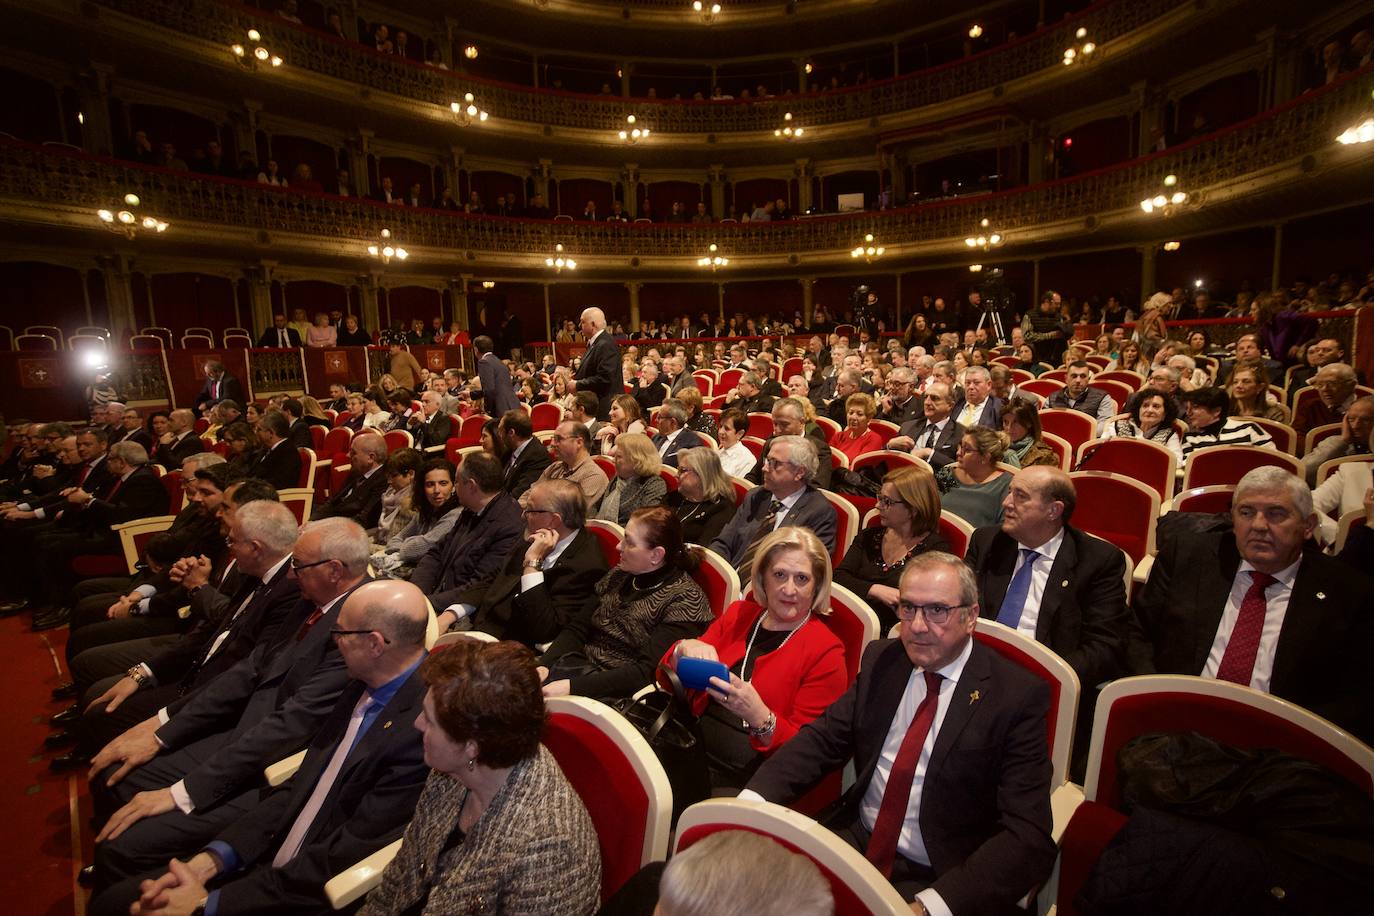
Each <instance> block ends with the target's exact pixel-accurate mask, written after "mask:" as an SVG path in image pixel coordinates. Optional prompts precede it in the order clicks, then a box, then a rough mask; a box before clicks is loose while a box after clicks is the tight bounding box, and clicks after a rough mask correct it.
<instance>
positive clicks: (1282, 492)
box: [1130, 467, 1374, 742]
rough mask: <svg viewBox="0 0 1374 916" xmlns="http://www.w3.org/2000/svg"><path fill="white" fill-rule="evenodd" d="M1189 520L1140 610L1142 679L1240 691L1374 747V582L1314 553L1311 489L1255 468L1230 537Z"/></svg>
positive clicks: (1171, 535) (1277, 471) (1169, 544)
mask: <svg viewBox="0 0 1374 916" xmlns="http://www.w3.org/2000/svg"><path fill="white" fill-rule="evenodd" d="M1181 515H1182V516H1184V517H1183V518H1181V519H1173V520H1171V522H1173V524H1171V525H1169V526H1168V528H1165V530H1162V531H1161V534H1162V535H1163V536H1162V537H1161V546H1160V550H1159V554H1158V555H1157V556H1156V557H1155V563H1154V567H1153V568H1152V569H1151V570H1150V578H1149V581H1148V582H1146V584H1145V588H1144V589H1143V590H1142V591H1141V593H1140V596H1139V597H1138V598H1137V599H1136V601H1135V603H1134V606H1133V607H1134V611H1135V621H1134V623H1135V624H1137V627H1136V632H1135V633H1134V634H1133V639H1132V640H1131V644H1130V660H1131V667H1132V669H1133V673H1135V674H1156V673H1158V674H1189V675H1201V676H1202V677H1210V678H1216V679H1218V680H1226V681H1233V682H1234V683H1238V684H1244V685H1247V686H1249V687H1253V688H1254V689H1256V690H1261V691H1263V692H1265V693H1270V694H1273V695H1274V696H1277V697H1282V698H1283V699H1285V700H1288V701H1290V702H1292V703H1296V704H1298V705H1299V706H1303V707H1305V708H1307V709H1310V710H1312V711H1313V712H1315V713H1317V715H1320V716H1323V717H1325V718H1327V719H1330V720H1331V721H1332V722H1335V723H1336V724H1337V725H1339V726H1341V727H1342V728H1345V729H1348V730H1349V731H1351V732H1352V733H1354V734H1355V735H1356V736H1357V737H1359V738H1360V740H1362V741H1365V742H1368V741H1370V740H1371V738H1374V704H1371V702H1370V699H1369V697H1370V693H1369V684H1368V663H1367V659H1366V658H1365V656H1366V654H1367V650H1368V647H1369V645H1371V638H1374V623H1372V621H1374V618H1371V617H1370V615H1369V613H1368V607H1369V596H1370V595H1371V594H1374V581H1371V579H1370V578H1369V577H1368V576H1367V575H1365V574H1363V573H1361V572H1359V571H1356V570H1355V569H1353V568H1351V567H1348V566H1346V565H1345V564H1343V563H1341V562H1340V561H1339V560H1335V559H1333V558H1331V557H1328V556H1325V555H1324V554H1322V553H1321V552H1320V551H1318V550H1317V549H1316V547H1315V546H1313V545H1310V544H1308V538H1309V537H1310V536H1311V534H1312V531H1313V529H1314V528H1315V526H1316V521H1317V519H1316V515H1315V514H1314V513H1313V510H1312V495H1311V491H1310V490H1308V488H1307V486H1306V484H1304V483H1303V482H1302V481H1301V480H1300V479H1299V478H1298V477H1297V476H1295V475H1293V474H1291V473H1289V472H1288V471H1285V470H1283V469H1282V468H1274V467H1263V468H1256V469H1255V470H1253V471H1250V472H1249V473H1248V474H1246V475H1245V476H1244V477H1242V478H1241V480H1240V483H1239V484H1238V485H1237V487H1236V492H1235V495H1234V497H1233V501H1232V507H1231V526H1230V529H1229V530H1205V528H1206V526H1202V525H1198V524H1196V522H1194V523H1193V524H1192V525H1191V526H1190V525H1187V524H1186V523H1188V522H1190V521H1193V519H1192V518H1191V517H1190V514H1189V513H1181ZM1161 527H1162V528H1163V527H1164V526H1161Z"/></svg>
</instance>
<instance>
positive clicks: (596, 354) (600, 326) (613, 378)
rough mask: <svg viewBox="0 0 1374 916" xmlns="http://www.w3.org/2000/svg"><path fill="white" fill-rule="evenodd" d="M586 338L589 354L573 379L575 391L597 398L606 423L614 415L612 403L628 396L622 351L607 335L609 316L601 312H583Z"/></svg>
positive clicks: (601, 417) (583, 328) (600, 412)
mask: <svg viewBox="0 0 1374 916" xmlns="http://www.w3.org/2000/svg"><path fill="white" fill-rule="evenodd" d="M581 322H582V336H583V337H584V338H585V339H586V341H587V352H586V353H584V354H582V365H580V366H578V367H577V372H576V373H575V374H574V375H573V388H574V390H576V391H590V392H592V393H593V394H595V395H596V400H597V408H596V418H597V419H598V420H606V419H609V418H610V415H611V399H612V398H614V397H615V396H616V395H618V394H624V393H625V387H624V386H625V382H624V379H623V378H622V375H621V368H620V347H619V346H617V345H616V342H615V341H614V340H612V339H611V335H610V334H608V333H606V314H605V313H604V312H602V311H601V309H599V308H595V307H593V308H589V309H584V310H583V312H582V318H581Z"/></svg>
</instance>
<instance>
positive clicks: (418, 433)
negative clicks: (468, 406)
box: [409, 410, 453, 450]
mask: <svg viewBox="0 0 1374 916" xmlns="http://www.w3.org/2000/svg"><path fill="white" fill-rule="evenodd" d="M419 416H420V415H419V414H417V415H416V416H415V417H411V419H412V420H415V419H416V418H417V417H419ZM409 429H410V431H411V433H412V434H413V435H414V436H415V447H416V448H418V449H421V450H424V449H427V448H432V447H433V446H436V445H446V444H447V443H448V440H449V437H450V436H452V435H453V420H452V419H451V418H450V417H449V415H448V414H446V413H444V412H443V411H442V410H438V411H435V413H434V416H432V417H430V418H429V420H428V421H423V420H422V421H420V422H417V423H411V424H410V427H409Z"/></svg>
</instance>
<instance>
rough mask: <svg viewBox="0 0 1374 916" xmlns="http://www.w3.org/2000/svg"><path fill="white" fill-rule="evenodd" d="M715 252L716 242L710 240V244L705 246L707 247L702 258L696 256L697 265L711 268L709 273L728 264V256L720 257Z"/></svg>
mask: <svg viewBox="0 0 1374 916" xmlns="http://www.w3.org/2000/svg"><path fill="white" fill-rule="evenodd" d="M716 252H717V248H716V243H715V242H712V243H711V244H710V246H709V247H707V249H706V257H704V258H697V266H698V267H709V268H711V273H715V272H716V271H717V270H720V269H721V268H722V267H724V266H725V265H726V264H729V263H730V259H729V258H726V257H722V256H721V255H719V254H717V253H716Z"/></svg>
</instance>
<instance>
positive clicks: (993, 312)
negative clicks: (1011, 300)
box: [974, 307, 1007, 344]
mask: <svg viewBox="0 0 1374 916" xmlns="http://www.w3.org/2000/svg"><path fill="white" fill-rule="evenodd" d="M984 322H987V323H988V324H990V325H991V330H992V333H993V335H994V337H995V338H996V340H997V343H999V344H1000V343H1006V342H1007V332H1006V329H1005V328H1003V327H1002V312H1001V310H999V309H997V308H995V307H994V308H985V309H983V314H982V315H981V316H979V318H978V327H977V328H975V329H974V330H977V331H981V330H982V329H983V323H984Z"/></svg>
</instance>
